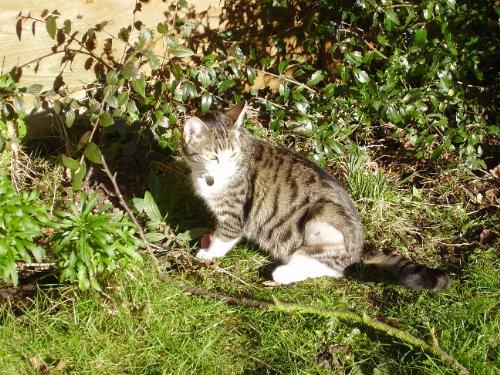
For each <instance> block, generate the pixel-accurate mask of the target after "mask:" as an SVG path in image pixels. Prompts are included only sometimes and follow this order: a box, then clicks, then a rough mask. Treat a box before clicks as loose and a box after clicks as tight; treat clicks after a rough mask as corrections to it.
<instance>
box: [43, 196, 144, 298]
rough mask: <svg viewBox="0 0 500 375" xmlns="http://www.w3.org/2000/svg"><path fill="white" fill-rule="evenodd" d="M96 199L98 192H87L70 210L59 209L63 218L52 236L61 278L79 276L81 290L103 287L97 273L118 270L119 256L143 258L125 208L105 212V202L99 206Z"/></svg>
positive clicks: (75, 278)
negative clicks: (90, 193) (89, 193)
mask: <svg viewBox="0 0 500 375" xmlns="http://www.w3.org/2000/svg"><path fill="white" fill-rule="evenodd" d="M96 201H97V196H96V195H95V194H94V195H92V196H90V198H87V197H86V196H85V194H84V195H82V198H81V199H80V201H79V202H78V203H77V204H73V205H72V206H71V207H70V210H69V211H62V212H57V216H58V217H59V218H60V220H59V221H58V223H57V226H56V228H57V231H56V233H55V234H54V236H53V237H52V239H51V242H52V251H53V252H54V255H55V256H56V257H57V258H58V259H59V261H58V263H57V268H58V269H59V270H60V271H61V276H60V278H61V281H64V280H66V279H69V280H70V281H75V280H78V285H79V287H80V289H82V290H87V289H89V288H93V289H98V290H100V286H99V283H98V282H97V279H96V277H97V275H99V274H101V273H103V272H105V271H108V272H109V271H113V270H115V269H116V268H117V267H118V265H119V261H120V260H122V259H126V260H127V259H128V260H130V259H132V260H135V261H140V260H141V257H140V255H139V254H138V253H137V252H136V249H137V247H138V245H139V241H138V240H136V239H135V237H134V233H135V228H134V226H133V225H132V224H131V223H130V222H129V221H128V219H127V218H126V216H123V213H122V212H117V213H115V214H110V213H106V212H105V211H106V209H108V208H109V207H106V206H101V207H100V208H98V209H96V207H95V205H96Z"/></svg>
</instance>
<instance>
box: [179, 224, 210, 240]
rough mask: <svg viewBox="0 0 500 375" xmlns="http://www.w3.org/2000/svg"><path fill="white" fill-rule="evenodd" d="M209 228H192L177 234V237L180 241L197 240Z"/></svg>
mask: <svg viewBox="0 0 500 375" xmlns="http://www.w3.org/2000/svg"><path fill="white" fill-rule="evenodd" d="M209 230H210V229H208V228H204V227H200V228H193V229H190V230H187V231H185V232H184V233H181V234H179V235H178V236H177V237H178V238H179V239H180V240H182V241H192V240H197V239H198V238H200V237H202V236H203V235H204V234H205V233H208V232H209Z"/></svg>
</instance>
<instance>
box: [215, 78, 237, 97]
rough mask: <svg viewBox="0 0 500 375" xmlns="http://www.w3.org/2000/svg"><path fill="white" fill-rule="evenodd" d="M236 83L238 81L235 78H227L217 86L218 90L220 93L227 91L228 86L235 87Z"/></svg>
mask: <svg viewBox="0 0 500 375" xmlns="http://www.w3.org/2000/svg"><path fill="white" fill-rule="evenodd" d="M235 84H236V82H235V81H234V79H225V80H224V81H222V82H221V83H220V84H219V86H218V87H217V92H218V93H219V94H222V93H223V92H225V91H226V90H227V89H228V88H230V87H233V86H234V85H235Z"/></svg>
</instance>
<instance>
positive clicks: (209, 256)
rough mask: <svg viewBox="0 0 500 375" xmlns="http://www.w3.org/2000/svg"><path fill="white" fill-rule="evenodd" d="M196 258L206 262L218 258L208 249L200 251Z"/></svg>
mask: <svg viewBox="0 0 500 375" xmlns="http://www.w3.org/2000/svg"><path fill="white" fill-rule="evenodd" d="M196 258H198V259H205V260H211V259H215V258H217V255H215V254H214V253H211V252H210V251H208V250H207V249H200V250H199V251H198V253H196Z"/></svg>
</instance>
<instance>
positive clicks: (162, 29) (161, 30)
mask: <svg viewBox="0 0 500 375" xmlns="http://www.w3.org/2000/svg"><path fill="white" fill-rule="evenodd" d="M156 30H157V31H158V32H159V33H160V34H166V33H168V26H167V24H166V23H165V22H160V23H159V24H158V25H156Z"/></svg>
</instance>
